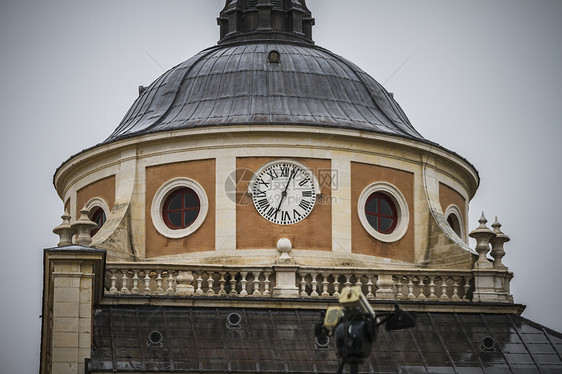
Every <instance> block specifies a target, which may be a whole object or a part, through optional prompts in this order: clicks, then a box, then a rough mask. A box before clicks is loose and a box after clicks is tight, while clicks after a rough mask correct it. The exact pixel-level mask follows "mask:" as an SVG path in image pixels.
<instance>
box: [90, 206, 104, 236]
mask: <svg viewBox="0 0 562 374" xmlns="http://www.w3.org/2000/svg"><path fill="white" fill-rule="evenodd" d="M91 220H92V221H93V222H95V223H97V225H98V227H96V228H95V229H93V230H92V231H90V236H94V235H96V234H97V233H98V231H100V229H101V227H102V226H103V224H104V223H105V221H107V217H106V216H105V212H104V211H103V209H102V208H100V207H97V208H96V209H95V210H94V213H93V214H92V218H91Z"/></svg>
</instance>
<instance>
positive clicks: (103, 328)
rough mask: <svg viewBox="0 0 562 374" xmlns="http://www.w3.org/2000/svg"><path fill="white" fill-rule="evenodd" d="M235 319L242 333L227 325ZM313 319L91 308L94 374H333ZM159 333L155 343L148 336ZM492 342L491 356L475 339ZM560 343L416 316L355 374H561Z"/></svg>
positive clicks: (451, 318)
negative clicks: (139, 373)
mask: <svg viewBox="0 0 562 374" xmlns="http://www.w3.org/2000/svg"><path fill="white" fill-rule="evenodd" d="M231 313H237V314H239V315H240V317H241V321H240V325H239V326H232V325H229V324H228V323H227V316H228V315H229V314H231ZM320 319H321V312H320V311H315V310H288V309H245V308H240V309H236V308H188V307H140V306H139V307H111V306H104V307H98V308H97V309H96V311H95V316H94V338H93V348H92V359H91V361H90V369H91V370H92V371H93V372H112V371H114V370H116V371H117V372H135V371H148V372H150V371H152V372H154V371H159V372H197V373H204V372H207V373H211V372H217V373H218V372H237V373H334V372H335V371H336V369H337V359H336V352H335V347H334V343H333V342H330V344H329V346H328V347H327V348H322V347H319V346H318V345H317V344H316V343H315V338H314V324H315V323H316V322H318V321H320ZM154 331H158V332H159V333H160V334H161V336H162V340H161V342H157V344H152V343H151V342H150V341H149V339H148V336H149V334H150V333H151V332H154ZM485 337H492V338H493V339H495V341H496V343H495V345H494V348H493V349H484V348H483V347H482V340H483V339H484V338H485ZM561 348H562V335H561V334H559V333H557V332H554V331H552V330H549V329H547V328H545V327H543V326H541V325H538V324H535V323H533V322H531V321H529V320H526V319H525V318H522V317H520V316H516V315H508V314H500V315H492V314H462V313H418V323H417V326H416V327H415V328H414V329H410V330H404V331H393V332H388V331H386V330H384V329H383V328H381V329H379V333H378V337H377V342H376V343H375V344H374V346H373V352H372V354H371V356H370V357H369V359H368V360H367V361H366V362H365V363H364V364H362V365H360V371H359V372H360V373H388V372H390V373H397V372H413V373H436V372H444V373H448V372H455V370H456V372H457V373H500V372H527V371H529V372H539V370H540V372H544V373H555V372H561V371H562V360H561V357H560V352H561Z"/></svg>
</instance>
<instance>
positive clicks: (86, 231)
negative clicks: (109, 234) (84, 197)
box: [71, 206, 98, 246]
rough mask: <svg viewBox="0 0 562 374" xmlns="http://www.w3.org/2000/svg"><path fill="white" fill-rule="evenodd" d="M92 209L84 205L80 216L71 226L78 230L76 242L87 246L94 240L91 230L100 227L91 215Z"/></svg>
mask: <svg viewBox="0 0 562 374" xmlns="http://www.w3.org/2000/svg"><path fill="white" fill-rule="evenodd" d="M89 214H90V210H89V209H88V208H86V206H84V207H83V208H82V210H80V218H78V219H77V220H76V222H74V223H73V224H72V225H71V226H72V228H73V229H74V230H76V233H77V236H76V244H78V245H83V246H87V245H90V243H91V242H92V237H91V235H90V233H91V231H92V230H93V229H95V228H96V227H98V224H97V223H95V222H93V221H92V220H91V219H90V217H89V216H88V215H89Z"/></svg>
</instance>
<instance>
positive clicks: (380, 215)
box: [365, 192, 398, 234]
mask: <svg viewBox="0 0 562 374" xmlns="http://www.w3.org/2000/svg"><path fill="white" fill-rule="evenodd" d="M374 199H377V212H369V211H368V210H367V206H368V205H369V202H370V201H371V200H374ZM381 201H385V202H386V203H387V204H388V205H389V206H390V209H391V211H392V215H388V214H383V213H381ZM365 215H370V216H375V217H378V219H377V226H378V227H374V226H373V225H372V224H371V222H370V221H369V224H370V225H371V227H372V228H374V229H375V230H377V231H378V232H380V233H381V234H390V233H391V232H393V231H394V229H395V228H396V224H397V223H398V212H397V210H396V205H395V204H394V201H392V199H391V198H390V197H388V196H387V195H385V194H384V193H381V192H373V193H372V194H371V195H370V196H369V198H368V199H367V201H366V202H365ZM381 218H390V219H391V220H392V223H391V225H390V227H389V228H388V229H387V230H385V231H382V229H381Z"/></svg>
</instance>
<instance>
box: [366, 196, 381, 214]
mask: <svg viewBox="0 0 562 374" xmlns="http://www.w3.org/2000/svg"><path fill="white" fill-rule="evenodd" d="M377 205H378V199H370V200H369V201H367V204H366V205H365V211H366V212H369V213H377V212H378V207H377Z"/></svg>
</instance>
